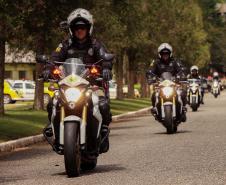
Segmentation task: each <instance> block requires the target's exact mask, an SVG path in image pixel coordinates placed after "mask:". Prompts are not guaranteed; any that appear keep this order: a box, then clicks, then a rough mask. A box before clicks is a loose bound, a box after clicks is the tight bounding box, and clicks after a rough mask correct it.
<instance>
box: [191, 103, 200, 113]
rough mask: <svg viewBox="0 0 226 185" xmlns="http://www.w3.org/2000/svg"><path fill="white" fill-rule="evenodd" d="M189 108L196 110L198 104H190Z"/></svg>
mask: <svg viewBox="0 0 226 185" xmlns="http://www.w3.org/2000/svg"><path fill="white" fill-rule="evenodd" d="M191 109H192V111H193V112H196V111H197V110H198V105H197V104H191Z"/></svg>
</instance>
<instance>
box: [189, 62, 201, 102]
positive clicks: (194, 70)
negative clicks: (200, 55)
mask: <svg viewBox="0 0 226 185" xmlns="http://www.w3.org/2000/svg"><path fill="white" fill-rule="evenodd" d="M187 79H197V80H200V83H202V77H201V76H199V68H198V66H196V65H193V66H192V67H191V68H190V74H189V75H188V76H187ZM200 85H201V103H202V104H204V88H203V87H202V84H200Z"/></svg>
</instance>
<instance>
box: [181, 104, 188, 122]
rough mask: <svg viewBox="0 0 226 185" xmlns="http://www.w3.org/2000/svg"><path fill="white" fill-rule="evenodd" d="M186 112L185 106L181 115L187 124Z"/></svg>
mask: <svg viewBox="0 0 226 185" xmlns="http://www.w3.org/2000/svg"><path fill="white" fill-rule="evenodd" d="M186 112H187V107H185V106H183V107H182V115H181V121H182V122H186V120H187V116H186Z"/></svg>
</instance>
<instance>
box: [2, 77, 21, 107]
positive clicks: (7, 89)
mask: <svg viewBox="0 0 226 185" xmlns="http://www.w3.org/2000/svg"><path fill="white" fill-rule="evenodd" d="M20 99H21V96H20V95H19V93H18V91H16V90H15V89H14V88H13V87H12V85H11V84H10V83H9V82H8V81H7V80H4V103H5V104H8V103H15V102H16V101H17V100H20Z"/></svg>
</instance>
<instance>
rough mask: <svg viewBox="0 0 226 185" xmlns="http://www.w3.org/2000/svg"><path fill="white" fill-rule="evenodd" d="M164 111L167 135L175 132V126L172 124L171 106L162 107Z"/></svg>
mask: <svg viewBox="0 0 226 185" xmlns="http://www.w3.org/2000/svg"><path fill="white" fill-rule="evenodd" d="M164 110H165V120H164V125H165V127H166V131H167V134H173V133H175V132H176V131H177V126H176V125H174V122H173V110H172V106H171V105H167V106H165V107H164Z"/></svg>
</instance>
